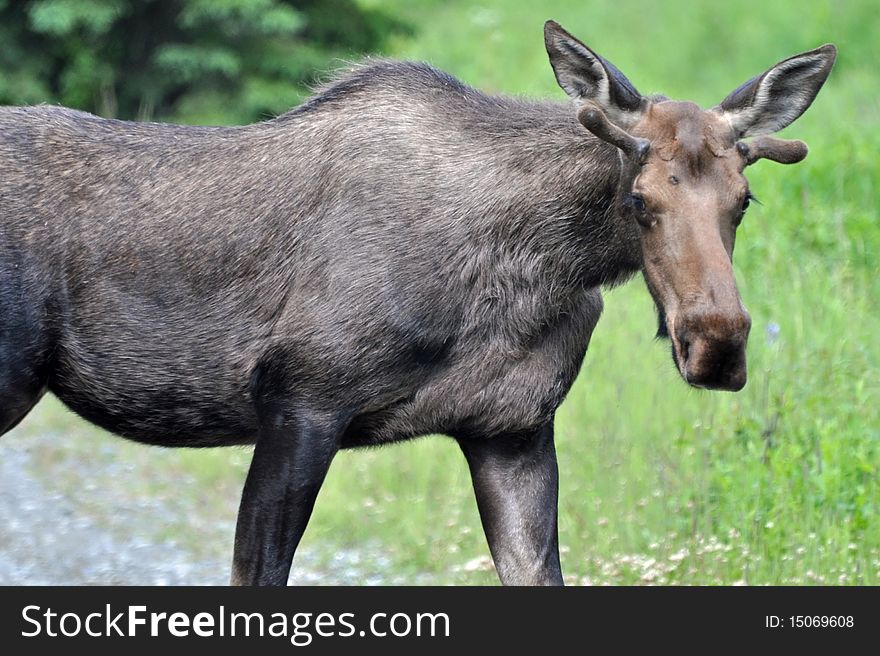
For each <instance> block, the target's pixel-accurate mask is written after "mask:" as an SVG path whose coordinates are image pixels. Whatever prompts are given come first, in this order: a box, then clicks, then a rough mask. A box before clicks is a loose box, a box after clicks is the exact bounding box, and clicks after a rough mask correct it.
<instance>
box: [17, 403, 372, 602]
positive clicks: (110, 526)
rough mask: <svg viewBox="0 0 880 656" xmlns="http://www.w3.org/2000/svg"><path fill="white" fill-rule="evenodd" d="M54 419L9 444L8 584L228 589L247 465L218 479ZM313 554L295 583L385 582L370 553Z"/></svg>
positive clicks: (24, 429)
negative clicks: (368, 570) (366, 564)
mask: <svg viewBox="0 0 880 656" xmlns="http://www.w3.org/2000/svg"><path fill="white" fill-rule="evenodd" d="M51 413H57V409H52V408H50V409H49V410H48V411H43V412H42V418H41V417H38V418H37V419H36V420H34V421H31V418H30V417H29V418H28V419H27V420H26V421H25V423H24V424H23V426H21V427H19V428H17V429H16V430H15V431H13V432H12V433H10V434H8V435H4V436H3V437H2V438H0V584H2V585H50V584H51V585H84V584H100V585H117V584H119V585H122V584H126V585H225V584H226V583H227V581H228V576H229V563H230V560H231V556H232V538H233V533H234V526H235V524H234V523H235V511H236V505H237V503H238V495H239V493H240V490H241V487H240V486H241V482H242V480H243V474H244V467H243V466H242V465H241V464H239V465H238V466H236V467H234V468H231V471H230V474H229V475H228V476H223V477H222V478H221V479H218V480H217V481H211V480H210V479H209V481H208V483H206V482H205V480H202V479H194V477H193V474H191V473H190V472H189V471H188V469H187V467H185V466H182V465H181V461H180V458H181V456H180V452H179V450H171V449H168V450H165V449H158V448H150V447H144V446H140V445H133V444H130V443H127V442H125V441H124V440H120V439H118V438H111V437H109V436H106V435H102V434H96V433H95V432H94V431H91V430H90V429H88V428H87V427H85V425H84V424H81V423H79V422H77V421H73V422H70V423H68V422H66V421H62V424H63V425H64V426H65V427H64V428H63V429H62V430H59V428H60V427H52V428H49V426H50V425H52V424H58V423H59V421H58V419H57V418H55V417H51ZM37 414H40V412H39V410H38V413H37ZM46 416H50V418H49V419H46ZM71 425H72V428H70V429H69V430H68V429H67V426H71ZM246 458H247V454H246V453H241V454H239V461H241V462H244V461H246ZM309 548H310V549H311V551H309ZM309 548H304V549H301V552H300V553H298V554H297V561H298V563H297V565H296V566H295V568H294V572H293V573H292V576H291V582H295V583H297V584H315V583H320V584H365V583H366V584H369V583H374V584H375V583H382V582H384V581H383V580H382V579H381V578H380V579H377V578H376V577H375V574H374V573H373V574H372V575H368V576H364V574H363V572H361V571H360V569H359V567H358V563H359V562H360V558H359V556H358V554H355V553H349V552H337V551H334V553H333V556H332V558H330V559H328V558H327V554H326V553H323V554H322V553H321V552H320V550H318V549H316V547H315V546H314V545H312V546H311V547H309ZM328 562H329V563H330V564H329V565H328Z"/></svg>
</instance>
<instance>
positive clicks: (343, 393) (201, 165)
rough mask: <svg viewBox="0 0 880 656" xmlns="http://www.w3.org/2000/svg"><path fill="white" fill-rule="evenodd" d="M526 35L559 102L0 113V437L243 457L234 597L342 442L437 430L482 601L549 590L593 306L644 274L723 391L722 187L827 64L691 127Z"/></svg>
mask: <svg viewBox="0 0 880 656" xmlns="http://www.w3.org/2000/svg"><path fill="white" fill-rule="evenodd" d="M544 38H545V44H546V48H547V52H548V54H549V58H550V64H551V67H552V69H553V72H554V73H555V76H556V80H557V81H558V83H559V85H560V86H561V87H562V89H563V90H564V91H565V93H566V94H567V95H568V96H569V101H568V102H539V101H531V100H525V99H513V98H506V97H500V96H493V95H486V94H484V93H481V92H479V91H477V90H475V89H473V88H470V87H468V86H466V85H465V84H463V83H462V82H460V81H458V80H456V79H455V78H453V77H451V76H450V75H448V74H446V73H443V72H441V71H439V70H436V69H434V68H432V67H430V66H428V65H426V64H422V63H403V62H395V61H391V60H383V59H375V60H367V61H366V62H365V63H362V64H360V65H356V66H354V67H353V68H351V69H349V70H347V71H345V72H343V73H341V74H339V75H338V76H337V77H336V78H335V79H334V80H332V81H331V82H329V83H327V84H326V85H325V86H323V87H322V88H320V89H319V90H318V91H317V92H316V94H315V95H314V96H312V97H311V99H309V100H307V101H306V102H305V103H304V104H302V105H300V106H299V107H297V108H295V109H293V110H291V111H289V112H288V113H286V114H282V115H280V116H277V117H274V118H271V119H268V120H265V121H263V122H259V123H256V124H252V125H247V126H238V127H194V126H183V125H172V124H161V123H135V122H127V121H120V120H111V119H104V118H99V117H96V116H93V115H91V114H88V113H85V112H81V111H74V110H71V109H66V108H63V107H55V106H34V107H6V108H2V109H0V433H3V432H6V431H8V430H10V429H11V428H13V427H14V426H15V425H16V424H18V422H19V421H21V419H22V418H23V417H24V416H25V415H26V414H27V413H28V412H29V411H30V410H31V409H32V408H33V407H34V405H35V404H36V403H37V402H38V400H39V399H40V398H41V396H42V395H43V394H44V393H45V392H46V391H47V390H48V391H51V392H52V393H53V394H55V395H56V396H57V397H58V398H59V399H60V400H61V401H62V402H63V403H64V404H66V405H67V407H69V408H70V409H71V410H72V411H74V412H76V413H77V414H79V415H80V416H82V417H84V418H85V419H86V420H88V421H90V422H93V423H94V424H96V425H98V426H101V427H103V428H104V429H107V430H109V431H111V432H114V433H116V434H118V435H121V436H123V437H126V438H129V439H132V440H136V441H139V442H143V443H149V444H157V445H163V446H168V447H171V446H183V447H210V446H220V445H233V444H253V445H254V452H253V459H252V462H251V465H250V469H249V472H248V475H247V479H246V482H245V485H244V491H243V494H242V499H241V506H240V511H239V514H238V520H237V526H236V532H235V542H234V553H233V562H232V575H231V582H232V583H233V584H239V585H286V584H287V582H288V577H289V572H290V568H291V562H292V559H293V557H294V552H295V550H296V548H297V545H298V543H299V542H300V538H301V537H302V535H303V532H304V530H305V528H306V524H307V522H308V520H309V516H310V514H311V512H312V508H313V506H314V503H315V498H316V496H317V494H318V491H319V489H320V487H321V485H322V482H323V480H324V478H325V475H326V473H327V471H328V468H329V467H330V464H331V461H332V460H333V458H334V455H335V454H336V453H337V452H338V451H339V450H340V449H349V448H357V447H363V446H368V445H381V444H387V443H391V442H397V441H400V440H407V439H411V438H415V437H417V436H423V435H428V434H442V435H446V436H448V437H450V438H452V439H454V440H456V441H457V443H458V444H459V446H460V448H461V451H462V452H463V455H464V457H465V459H466V461H467V463H468V466H469V468H470V472H471V475H472V479H473V487H474V490H475V494H476V500H477V507H478V510H479V513H480V517H481V520H482V524H483V527H484V529H485V534H486V538H487V540H488V544H489V548H490V551H491V554H492V557H493V559H494V562H495V566H496V570H497V572H498V576H499V578H500V580H501V582H502V583H504V584H516V585H541V584H561V583H562V582H563V578H562V573H561V569H560V561H559V550H558V538H557V490H558V484H557V480H558V476H557V462H556V454H555V450H554V438H553V418H554V413H555V411H556V409H557V408H558V407H559V405H560V403H561V402H562V400H563V398H564V397H565V395H566V393H567V392H568V390H569V388H570V387H571V385H572V383H573V381H574V379H575V376H576V375H577V373H578V370H579V367H580V365H581V362H582V360H583V358H584V356H585V353H586V350H587V347H588V344H589V341H590V336H591V333H592V331H593V329H594V327H595V326H596V322H597V321H598V319H599V315H600V313H601V312H602V307H603V302H602V296H601V289H602V288H603V286H610V285H616V284H619V283H622V282H624V281H626V280H627V279H629V278H631V277H633V276H634V275H636V274H637V273H638V272H641V273H642V274H643V275H644V279H645V281H646V282H647V287H648V289H649V291H650V294H651V295H652V297H653V300H654V301H655V303H656V306H657V310H658V316H659V324H660V328H659V332H660V335H661V336H663V337H668V338H669V340H670V342H671V351H672V358H673V362H674V364H675V366H676V367H677V369H678V371H679V372H680V374H681V376H682V378H683V379H684V380H685V381H686V382H687V383H688V384H690V385H692V386H695V387H700V388H706V389H715V390H729V391H737V390H739V389H741V388H742V387H743V386H744V385H745V383H746V355H745V354H746V340H747V338H748V335H749V328H750V323H751V321H750V318H749V315H748V313H747V312H746V310H745V308H744V306H743V303H742V301H741V299H740V296H739V293H738V291H737V286H736V282H735V280H734V275H733V269H732V264H731V262H732V254H733V248H734V237H735V234H736V230H737V226H738V225H739V223H740V221H742V219H743V215H744V214H745V212H746V209H747V207H748V205H749V201H750V198H751V194H750V192H749V186H748V183H747V180H746V178H745V177H744V175H743V171H744V169H745V167H747V166H748V165H750V164H752V163H754V162H755V161H757V160H759V159H762V158H763V159H769V160H773V161H776V162H780V163H784V164H792V163H795V162H798V161H800V160H802V159H803V158H804V157H805V156H806V154H807V148H806V146H805V144H804V143H802V142H800V141H788V140H782V139H779V138H775V137H772V136H769V135H771V134H772V133H774V132H776V131H778V130H781V129H782V128H784V127H786V126H787V125H789V124H790V123H792V122H793V121H794V120H795V119H797V118H798V117H799V116H800V115H801V114H802V113H803V112H804V111H805V110H806V109H807V108H808V107H809V106H810V104H811V103H812V101H813V99H814V98H815V97H816V94H817V93H818V92H819V89H820V88H821V87H822V85H823V84H824V82H825V80H826V78H827V77H828V75H829V73H830V71H831V68H832V66H833V64H834V60H835V56H836V50H835V48H834V46H832V45H825V46H822V47H820V48H817V49H815V50H811V51H809V52H805V53H803V54H799V55H796V56H793V57H790V58H788V59H785V60H783V61H781V62H780V63H778V64H776V65H775V66H773V67H772V68H770V69H769V70H767V71H766V72H764V73H762V74H761V75H759V76H757V77H755V78H753V79H751V80H749V81H748V82H746V83H745V84H743V85H742V86H740V87H738V88H737V89H736V90H735V91H733V92H732V93H731V94H730V95H728V96H727V97H726V98H725V99H724V100H722V101H721V103H720V104H719V105H717V106H715V107H712V108H710V109H708V110H703V109H701V108H700V107H698V106H697V105H696V104H694V103H691V102H680V101H675V100H670V99H668V98H666V97H663V96H659V95H657V96H650V97H648V96H643V95H642V94H640V93H639V92H638V91H637V90H636V88H635V87H634V86H633V84H632V83H631V82H630V81H629V80H628V79H627V78H626V77H624V75H623V74H622V73H621V72H620V71H619V70H618V69H617V68H616V67H615V66H613V65H612V64H611V63H610V62H609V61H607V60H606V59H603V58H602V57H600V56H599V55H597V54H596V53H595V52H593V50H591V49H590V48H588V47H587V46H586V45H584V44H583V43H581V42H580V41H579V40H577V39H576V38H575V37H573V36H572V35H570V34H569V33H568V32H566V31H565V30H564V29H563V28H562V27H561V26H560V25H558V24H557V23H555V22H553V21H548V22H547V23H546V25H545V27H544ZM749 138H752V139H750V140H746V139H749Z"/></svg>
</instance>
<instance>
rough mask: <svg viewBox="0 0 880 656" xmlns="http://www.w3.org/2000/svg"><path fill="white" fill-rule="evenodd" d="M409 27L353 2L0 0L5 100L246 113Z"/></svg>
mask: <svg viewBox="0 0 880 656" xmlns="http://www.w3.org/2000/svg"><path fill="white" fill-rule="evenodd" d="M408 31H409V30H408V28H407V26H406V25H405V24H404V23H402V22H401V21H398V20H395V19H393V18H391V17H389V16H388V15H387V14H386V13H384V12H383V11H382V10H381V9H378V8H364V7H362V6H360V5H359V4H357V3H356V2H355V1H354V0H33V1H31V2H14V1H12V2H11V1H9V0H0V43H2V49H0V104H10V105H17V104H32V103H40V102H52V103H60V104H63V105H67V106H69V107H75V108H78V109H84V110H86V111H91V112H95V113H97V114H100V115H102V116H109V117H117V118H125V119H141V120H145V119H161V120H175V121H183V122H190V123H212V124H224V123H241V122H250V121H254V120H259V119H261V118H266V117H267V116H271V115H276V114H279V113H281V112H284V111H286V110H287V109H289V108H290V107H292V106H293V105H295V104H297V103H298V102H299V101H300V100H301V99H302V97H303V96H304V95H306V94H307V92H308V85H309V84H310V83H312V82H314V81H315V79H316V77H317V74H318V73H319V72H320V71H323V70H326V69H327V68H332V66H333V60H334V59H339V58H344V59H351V58H356V57H358V56H359V55H360V54H361V53H364V52H374V51H377V50H381V49H382V48H383V45H384V41H385V39H386V36H388V35H392V34H395V33H407V32H408Z"/></svg>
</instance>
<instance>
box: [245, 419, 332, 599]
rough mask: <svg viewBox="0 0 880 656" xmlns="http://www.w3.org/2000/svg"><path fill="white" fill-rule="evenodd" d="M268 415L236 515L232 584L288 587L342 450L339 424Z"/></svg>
mask: <svg viewBox="0 0 880 656" xmlns="http://www.w3.org/2000/svg"><path fill="white" fill-rule="evenodd" d="M267 414H268V416H267V417H266V418H265V421H264V422H263V423H264V425H265V426H266V428H264V429H262V430H261V431H260V434H259V436H258V438H257V444H256V448H255V450H254V456H253V460H251V466H250V470H249V471H248V475H247V480H246V481H245V485H244V492H243V494H242V498H241V506H240V508H239V511H238V523H237V526H236V529H235V550H234V555H233V562H232V581H231V582H232V584H233V585H287V578H288V576H289V575H290V567H291V563H292V561H293V554H294V552H295V551H296V547H297V545H298V544H299V541H300V538H302V535H303V533H304V532H305V530H306V524H307V523H308V521H309V517H310V516H311V514H312V508H313V507H314V505H315V498H316V497H317V496H318V491H319V490H320V489H321V484H322V483H323V482H324V477H325V476H326V474H327V470H328V469H329V468H330V462H331V461H332V460H333V456H334V455H335V454H336V452H337V450H338V448H339V435H340V434H341V432H342V427H341V426H340V425H339V422H338V421H335V420H332V419H327V418H318V417H317V416H315V415H304V414H303V413H301V412H296V411H293V412H289V413H287V412H281V411H277V412H271V413H267Z"/></svg>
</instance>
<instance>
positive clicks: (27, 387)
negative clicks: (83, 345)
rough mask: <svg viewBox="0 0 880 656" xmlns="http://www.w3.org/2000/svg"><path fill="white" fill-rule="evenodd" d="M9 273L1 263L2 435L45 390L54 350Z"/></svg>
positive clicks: (15, 424)
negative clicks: (49, 356)
mask: <svg viewBox="0 0 880 656" xmlns="http://www.w3.org/2000/svg"><path fill="white" fill-rule="evenodd" d="M0 254H2V251H0ZM5 273H6V270H5V267H3V266H2V263H0V435H2V434H4V433H6V432H8V431H10V430H12V429H13V428H15V427H16V426H17V425H18V423H19V422H20V421H21V420H22V419H24V417H25V415H27V413H28V412H30V411H31V409H32V408H33V407H34V406H35V405H36V404H37V402H38V401H39V400H40V398H42V396H43V394H44V393H45V391H46V385H47V381H48V377H49V373H48V372H49V366H48V359H49V358H48V353H49V350H50V349H49V347H48V340H47V338H46V333H45V331H44V329H43V326H42V325H40V323H39V322H38V321H37V320H35V319H34V317H35V315H36V313H34V312H30V311H29V308H28V307H27V306H26V305H25V303H23V302H22V301H21V300H20V299H22V297H23V295H22V293H21V286H20V285H17V284H15V283H16V282H17V281H16V280H14V279H13V280H10V279H9V278H8V277H7V278H6V279H5V280H4V279H3V276H4V274H5Z"/></svg>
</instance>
